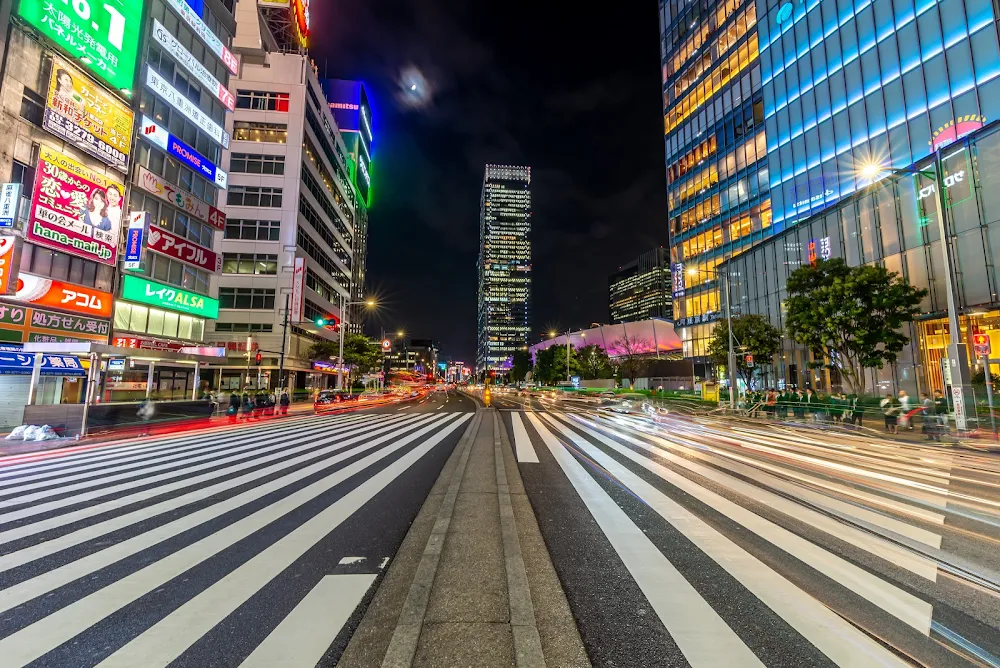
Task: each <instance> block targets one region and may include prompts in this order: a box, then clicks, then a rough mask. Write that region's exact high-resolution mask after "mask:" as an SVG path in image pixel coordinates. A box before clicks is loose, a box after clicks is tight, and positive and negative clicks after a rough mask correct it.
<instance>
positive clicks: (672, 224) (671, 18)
mask: <svg viewBox="0 0 1000 668" xmlns="http://www.w3.org/2000/svg"><path fill="white" fill-rule="evenodd" d="M760 1H764V0H760ZM659 7H660V58H661V65H662V73H663V114H664V116H663V123H664V145H665V150H666V165H667V170H666V171H667V198H668V210H669V232H670V261H671V263H672V271H673V280H672V286H673V298H674V304H673V310H674V318H675V323H676V326H677V331H678V333H679V334H680V336H681V339H682V340H683V342H684V356H685V357H686V358H690V359H692V360H694V362H695V366H696V368H697V369H698V371H699V373H700V374H707V373H708V372H709V369H708V357H707V352H706V348H707V345H708V341H709V338H710V336H711V330H712V327H713V326H714V321H716V320H717V319H718V318H719V317H720V312H721V303H720V299H719V281H718V275H717V272H716V266H717V265H718V263H719V262H721V261H722V260H723V259H724V258H727V257H729V256H731V255H733V254H734V253H738V252H740V251H741V250H744V249H746V248H749V247H750V246H751V245H752V244H754V243H756V242H758V241H760V240H761V239H763V238H764V237H766V236H767V235H768V234H770V227H771V208H770V206H771V205H770V201H769V200H768V196H767V193H768V186H769V175H768V165H767V160H766V158H767V151H766V148H767V143H766V141H765V139H764V102H763V95H762V91H761V67H760V63H759V60H758V54H759V51H758V36H757V27H758V13H759V12H760V11H761V8H760V7H759V6H758V3H756V2H754V1H744V0H694V1H693V2H692V1H690V0H661V2H660V4H659Z"/></svg>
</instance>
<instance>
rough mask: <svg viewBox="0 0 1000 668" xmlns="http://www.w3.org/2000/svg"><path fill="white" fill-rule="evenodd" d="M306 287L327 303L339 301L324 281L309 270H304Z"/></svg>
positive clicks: (337, 296) (338, 297)
mask: <svg viewBox="0 0 1000 668" xmlns="http://www.w3.org/2000/svg"><path fill="white" fill-rule="evenodd" d="M306 287H308V288H309V289H310V290H312V291H313V292H315V293H316V294H318V295H319V296H320V297H322V298H323V299H325V300H326V301H328V302H335V301H336V300H338V299H340V295H339V294H338V293H336V292H334V290H333V288H331V287H330V286H329V285H328V284H327V283H326V281H324V280H323V279H321V278H320V277H319V276H317V275H316V274H314V273H313V271H312V270H311V269H306Z"/></svg>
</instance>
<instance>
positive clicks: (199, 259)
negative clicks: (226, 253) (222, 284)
mask: <svg viewBox="0 0 1000 668" xmlns="http://www.w3.org/2000/svg"><path fill="white" fill-rule="evenodd" d="M148 239H149V241H148V242H147V243H146V246H147V247H148V248H149V250H151V251H156V252H157V253H160V254H161V255H166V256H168V257H172V258H174V259H175V260H180V261H181V262H184V263H185V264H189V265H191V266H192V267H197V268H198V269H204V270H205V271H208V272H211V273H213V274H218V273H221V272H222V255H220V254H218V253H216V252H215V251H212V250H209V249H208V248H205V247H204V246H199V245H198V244H196V243H194V242H192V241H188V240H187V239H184V238H182V237H179V236H177V235H176V234H174V233H173V232H168V231H167V230H165V229H163V228H162V227H153V228H152V229H150V230H149V237H148Z"/></svg>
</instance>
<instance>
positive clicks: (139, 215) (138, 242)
mask: <svg viewBox="0 0 1000 668" xmlns="http://www.w3.org/2000/svg"><path fill="white" fill-rule="evenodd" d="M148 231H149V213H147V212H146V211H133V212H132V213H131V214H129V220H128V230H127V231H126V232H125V269H129V270H131V271H142V249H143V247H144V245H145V240H146V234H147V233H148Z"/></svg>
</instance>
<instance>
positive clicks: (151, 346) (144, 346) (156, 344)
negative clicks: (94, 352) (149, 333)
mask: <svg viewBox="0 0 1000 668" xmlns="http://www.w3.org/2000/svg"><path fill="white" fill-rule="evenodd" d="M111 345H113V346H117V347H118V348H136V349H141V350H174V351H178V350H180V349H181V348H183V347H184V344H183V343H178V342H176V341H163V340H162V339H144V338H140V337H133V336H116V337H114V338H113V339H111Z"/></svg>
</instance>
